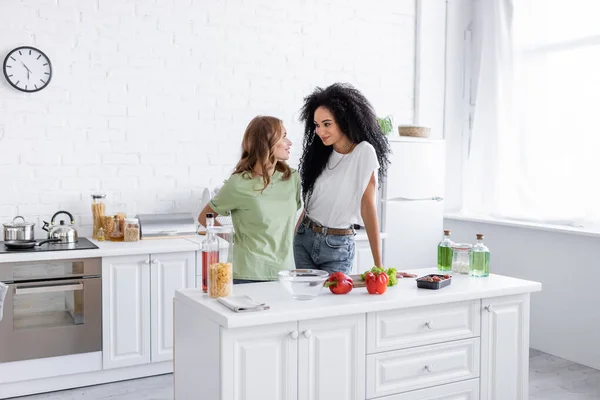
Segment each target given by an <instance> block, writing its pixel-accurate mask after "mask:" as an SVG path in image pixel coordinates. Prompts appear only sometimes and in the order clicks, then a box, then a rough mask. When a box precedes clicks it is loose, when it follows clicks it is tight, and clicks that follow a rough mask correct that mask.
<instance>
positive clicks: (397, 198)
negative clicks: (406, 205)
mask: <svg viewBox="0 0 600 400" xmlns="http://www.w3.org/2000/svg"><path fill="white" fill-rule="evenodd" d="M442 200H444V198H443V197H437V196H436V197H392V198H390V199H387V200H384V201H442Z"/></svg>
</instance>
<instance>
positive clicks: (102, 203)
mask: <svg viewBox="0 0 600 400" xmlns="http://www.w3.org/2000/svg"><path fill="white" fill-rule="evenodd" d="M105 213H106V195H105V194H104V193H94V194H92V238H93V239H98V229H100V228H103V224H102V223H103V220H104V215H105Z"/></svg>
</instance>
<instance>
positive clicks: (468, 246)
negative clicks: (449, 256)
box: [452, 243, 473, 251]
mask: <svg viewBox="0 0 600 400" xmlns="http://www.w3.org/2000/svg"><path fill="white" fill-rule="evenodd" d="M472 248H473V245H471V244H469V243H454V245H453V246H452V250H458V251H467V250H471V249H472Z"/></svg>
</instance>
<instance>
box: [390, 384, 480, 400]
mask: <svg viewBox="0 0 600 400" xmlns="http://www.w3.org/2000/svg"><path fill="white" fill-rule="evenodd" d="M380 400H479V379H470V380H468V381H463V382H457V383H450V384H448V385H442V386H436V387H432V388H427V389H421V390H415V391H412V392H408V393H401V394H394V395H391V396H386V397H381V398H380Z"/></svg>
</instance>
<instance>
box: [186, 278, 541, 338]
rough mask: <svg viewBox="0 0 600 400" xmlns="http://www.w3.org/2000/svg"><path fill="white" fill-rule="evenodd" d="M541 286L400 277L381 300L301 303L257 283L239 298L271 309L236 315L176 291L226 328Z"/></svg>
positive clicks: (193, 292)
mask: <svg viewBox="0 0 600 400" xmlns="http://www.w3.org/2000/svg"><path fill="white" fill-rule="evenodd" d="M407 272H411V273H414V274H416V275H417V276H424V275H427V274H431V273H436V272H437V270H436V269H435V268H433V269H421V270H412V271H407ZM541 288H542V285H541V283H539V282H532V281H525V280H521V279H516V278H510V277H507V276H502V275H494V274H491V275H490V276H489V277H488V278H487V279H475V278H470V277H469V276H466V275H458V276H454V277H453V278H452V283H451V284H450V285H449V286H447V287H445V288H443V289H441V290H425V289H419V288H417V285H416V283H415V279H410V278H405V279H399V280H398V285H397V286H393V287H391V288H388V290H387V291H386V293H385V294H384V295H381V296H376V295H370V294H368V293H367V291H366V289H365V288H358V289H353V290H352V291H351V292H350V293H348V294H346V295H343V296H340V295H334V294H332V293H331V292H330V291H329V290H328V289H326V288H323V290H322V291H321V294H320V295H319V296H317V298H315V299H314V300H310V301H298V300H294V299H292V297H291V295H290V294H289V293H288V292H287V291H286V290H285V289H284V288H283V287H282V286H281V284H279V282H267V283H256V284H251V285H236V286H234V294H235V295H248V296H250V297H252V298H253V299H255V300H257V301H260V302H265V303H267V304H268V305H269V306H270V307H271V308H270V310H267V311H261V312H252V313H235V312H233V311H230V310H229V309H227V308H226V307H224V306H223V305H221V304H220V303H218V302H217V301H216V300H214V299H211V298H209V297H208V296H207V295H206V294H204V293H202V291H201V290H199V289H184V290H181V291H177V292H176V293H175V299H177V300H178V301H181V302H182V303H183V304H186V305H187V306H189V307H191V308H193V309H194V310H195V311H196V312H198V313H200V314H202V315H204V316H205V317H206V318H208V319H210V320H211V321H213V322H215V323H217V324H218V325H220V326H222V327H224V328H239V327H247V326H256V325H261V324H274V323H279V322H286V321H298V320H303V319H309V318H327V317H333V316H337V315H349V314H356V313H367V312H371V311H384V310H391V309H399V308H407V307H418V306H426V305H431V304H444V303H448V302H454V301H465V300H472V299H481V298H488V297H496V296H507V295H512V294H520V293H529V292H537V291H540V290H541Z"/></svg>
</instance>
